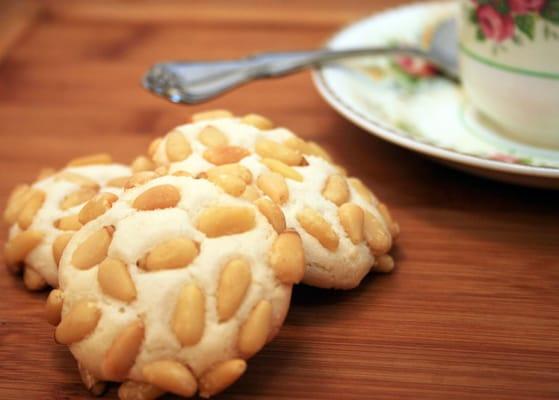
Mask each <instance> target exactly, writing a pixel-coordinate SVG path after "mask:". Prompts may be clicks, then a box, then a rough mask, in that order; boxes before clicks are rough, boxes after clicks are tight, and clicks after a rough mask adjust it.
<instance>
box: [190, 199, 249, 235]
mask: <svg viewBox="0 0 559 400" xmlns="http://www.w3.org/2000/svg"><path fill="white" fill-rule="evenodd" d="M254 225H255V220H254V212H253V210H252V209H251V208H248V207H231V206H221V207H220V206H217V207H210V208H207V209H205V210H204V211H202V212H201V213H200V217H199V218H198V230H200V231H202V232H203V233H205V234H206V236H208V237H210V238H213V237H218V236H226V235H235V234H237V233H243V232H246V231H248V230H251V229H252V228H254Z"/></svg>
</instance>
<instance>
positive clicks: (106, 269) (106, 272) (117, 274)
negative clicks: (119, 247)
mask: <svg viewBox="0 0 559 400" xmlns="http://www.w3.org/2000/svg"><path fill="white" fill-rule="evenodd" d="M97 281H98V282H99V286H100V287H101V290H103V292H104V293H105V294H107V295H108V296H111V297H114V298H115V299H118V300H121V301H124V302H127V303H129V302H131V301H132V300H134V299H135V298H136V286H134V281H133V280H132V277H131V276H130V273H129V272H128V267H127V266H126V264H125V263H123V262H122V261H120V260H117V259H115V258H110V257H107V258H105V259H104V260H103V261H102V262H101V264H99V270H98V271H97Z"/></svg>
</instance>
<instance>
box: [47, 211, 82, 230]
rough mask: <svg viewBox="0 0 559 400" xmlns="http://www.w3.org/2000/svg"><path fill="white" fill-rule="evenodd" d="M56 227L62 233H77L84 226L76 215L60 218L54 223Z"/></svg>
mask: <svg viewBox="0 0 559 400" xmlns="http://www.w3.org/2000/svg"><path fill="white" fill-rule="evenodd" d="M54 227H55V228H56V229H59V230H61V231H77V230H78V229H80V228H81V227H82V224H81V222H80V220H79V218H78V215H77V214H74V215H68V216H66V217H62V218H58V219H57V220H56V221H54Z"/></svg>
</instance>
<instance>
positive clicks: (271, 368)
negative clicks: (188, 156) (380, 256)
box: [0, 0, 559, 400]
mask: <svg viewBox="0 0 559 400" xmlns="http://www.w3.org/2000/svg"><path fill="white" fill-rule="evenodd" d="M396 3H398V2H397V1H389V0H382V1H371V0H368V1H365V0H349V1H344V2H339V1H336V0H327V1H324V0H323V1H320V2H318V1H316V2H315V1H310V0H297V1H295V0H292V1H268V2H258V1H256V0H255V1H245V0H242V1H237V0H236V1H235V2H231V1H227V0H219V1H212V2H199V1H192V2H182V1H165V2H161V1H158V2H147V1H135V2H130V1H114V2H109V1H98V2H91V1H78V2H68V3H67V2H61V1H52V2H50V3H49V2H41V3H38V4H34V3H27V2H20V1H6V0H4V1H1V2H0V7H1V8H0V15H1V17H0V37H1V40H0V49H1V51H2V59H1V60H0V171H1V174H2V179H1V180H0V203H1V204H2V206H3V205H4V204H5V201H6V198H7V195H8V192H9V190H10V188H11V187H12V186H14V185H15V184H16V183H18V182H22V181H30V180H32V179H33V178H34V176H35V174H36V173H37V171H38V170H39V168H41V167H43V166H61V165H63V164H64V161H65V160H67V159H69V158H71V157H74V156H77V155H81V154H85V153H92V152H97V151H105V150H109V151H110V152H112V153H113V154H114V155H115V157H116V158H117V159H119V160H122V161H125V162H128V161H129V160H131V159H132V157H133V156H134V155H136V154H137V153H139V152H142V151H143V150H144V149H145V148H146V145H147V144H148V143H149V141H150V139H151V138H153V137H155V136H156V135H160V134H162V133H165V132H166V131H167V130H169V129H170V128H171V127H173V126H174V125H177V124H180V123H182V122H184V121H185V120H186V119H187V117H188V115H189V114H190V113H192V112H194V111H198V110H199V109H202V108H208V107H210V108H213V107H221V108H228V109H231V110H233V111H234V112H237V113H246V112H250V111H256V112H259V113H262V114H264V115H267V116H269V117H271V118H272V119H273V120H275V121H277V122H278V123H279V124H283V125H285V126H288V127H290V128H292V129H293V130H294V131H295V132H298V133H299V134H301V135H302V136H304V137H306V138H312V139H313V140H318V141H319V142H320V143H321V144H323V145H324V146H325V147H326V148H327V149H328V150H329V151H331V152H332V153H333V154H334V155H335V158H336V160H337V161H339V162H340V163H342V164H344V165H345V166H347V168H348V170H349V172H350V173H351V174H355V175H357V176H360V177H361V178H363V179H364V180H365V181H366V182H367V183H368V184H370V185H371V186H372V187H373V188H374V189H375V191H376V192H377V193H378V195H379V196H380V197H381V198H383V199H385V200H386V202H387V203H388V204H389V205H390V206H391V207H392V210H393V213H394V215H395V216H396V218H397V219H398V220H399V222H400V224H401V226H402V232H403V233H402V235H401V240H400V241H399V244H398V248H397V251H396V260H397V265H398V267H397V270H396V271H395V272H394V273H393V274H391V275H386V276H377V275H374V276H369V277H368V278H366V279H365V281H364V282H363V284H362V285H361V286H360V287H359V288H358V289H356V290H353V291H347V292H336V291H326V290H318V289H313V288H309V287H304V286H301V287H297V288H296V289H295V292H294V296H293V304H292V308H291V311H290V314H289V316H288V318H287V321H286V323H285V326H284V327H283V330H282V331H281V333H280V335H279V336H278V338H277V339H276V340H275V341H274V342H273V343H271V344H270V345H269V346H267V347H266V348H265V350H264V351H262V352H261V353H260V354H259V355H258V356H256V357H255V358H254V359H253V360H251V362H250V363H249V370H248V372H247V373H246V375H245V376H244V377H243V378H242V379H241V381H240V382H238V383H237V384H236V385H234V387H232V388H231V389H230V390H229V391H228V392H227V393H225V394H224V395H222V396H221V397H220V398H223V399H257V398H267V399H272V398H278V399H279V398H284V399H377V400H380V399H395V398H399V399H450V398H452V399H453V400H456V399H557V398H559V193H557V192H548V191H543V190H535V189H526V188H520V187H514V186H508V185H504V184H499V183H495V182H491V181H486V180H482V179H478V178H475V177H471V176H469V175H466V174H463V173H460V172H456V171H453V170H450V169H448V168H446V167H443V166H440V165H438V164H436V163H433V162H431V161H428V160H426V159H424V158H422V157H420V156H418V155H416V154H413V153H411V152H409V151H406V150H403V149H400V148H398V147H395V146H393V145H390V144H387V143H385V142H382V141H380V140H379V139H376V138H374V137H372V136H370V135H368V134H367V133H365V132H364V131H362V130H360V129H358V128H356V127H354V126H352V125H351V124H349V123H348V122H346V121H345V120H344V119H342V118H341V117H340V116H338V115H337V114H336V113H335V112H334V111H332V110H331V109H330V108H329V107H328V106H327V105H326V104H325V103H324V102H323V101H322V100H321V99H320V97H319V96H318V94H317V93H316V91H315V89H314V88H313V85H312V83H311V81H310V79H309V75H308V74H307V73H303V74H299V75H296V76H292V77H287V78H283V79H277V80H270V81H266V82H260V83H255V84H252V85H249V86H247V87H245V88H244V89H242V90H238V91H236V92H234V93H231V94H229V95H227V96H225V97H223V98H220V99H219V100H216V101H214V102H212V103H209V104H206V105H204V106H200V107H190V108H187V107H183V106H177V105H171V104H169V103H166V102H164V101H162V100H160V99H158V98H156V97H154V96H151V95H150V94H148V93H146V92H145V91H144V90H143V89H142V88H141V87H140V85H139V83H138V82H139V78H140V76H141V75H142V73H143V72H144V71H145V70H146V68H147V67H148V66H149V65H150V64H151V63H153V62H155V61H158V60H164V59H173V58H180V57H190V58H201V59H204V58H214V57H236V56H242V55H245V54H247V53H252V52H256V51H260V50H267V49H277V50H280V49H293V48H301V49H303V48H310V47H314V46H318V45H320V44H321V43H322V42H323V41H324V40H325V39H326V38H328V36H329V35H330V34H332V33H333V32H334V31H335V30H336V29H338V28H339V27H340V26H342V25H343V24H345V23H347V22H349V21H351V20H352V19H355V18H357V17H359V16H362V15H364V14H367V13H371V12H375V11H378V10H380V9H382V8H385V7H389V6H392V5H395V4H396ZM1 238H2V240H3V241H5V238H6V230H5V229H4V230H3V231H2V234H1ZM0 291H1V293H2V301H0V398H1V399H70V398H83V397H87V393H86V391H85V390H84V389H83V388H82V386H81V383H80V380H79V376H78V373H77V370H76V368H75V365H74V362H73V360H72V357H71V355H70V353H69V351H68V350H67V348H65V347H64V346H57V345H55V344H54V343H53V340H52V328H51V327H50V326H48V325H47V324H46V322H44V321H43V319H42V306H43V302H44V300H45V297H46V293H45V292H43V293H35V294H31V293H28V292H26V291H25V290H24V288H23V286H22V283H21V281H20V280H19V279H16V278H14V277H13V276H11V275H10V274H9V273H8V272H7V271H6V270H5V269H4V268H0ZM115 396H116V391H115V390H114V388H113V389H112V390H111V391H110V392H109V394H108V397H109V398H115Z"/></svg>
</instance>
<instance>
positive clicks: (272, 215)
mask: <svg viewBox="0 0 559 400" xmlns="http://www.w3.org/2000/svg"><path fill="white" fill-rule="evenodd" d="M254 204H255V205H256V207H258V210H260V212H261V213H262V214H263V215H264V216H265V217H266V219H267V220H268V222H269V223H270V225H272V227H273V228H274V230H275V231H276V232H277V233H282V232H283V231H284V230H285V216H284V215H283V211H282V210H281V208H279V207H278V206H277V205H276V204H275V203H274V202H273V201H271V200H270V199H267V198H265V197H261V198H259V199H257V200H255V201H254Z"/></svg>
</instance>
